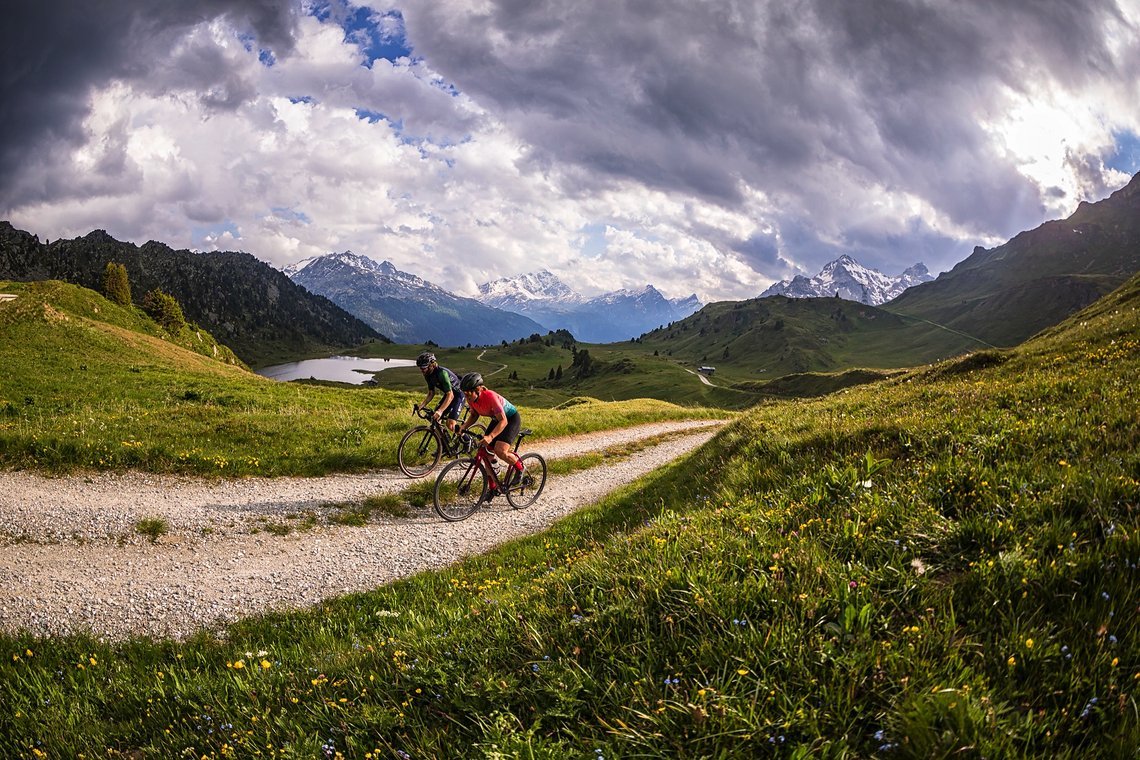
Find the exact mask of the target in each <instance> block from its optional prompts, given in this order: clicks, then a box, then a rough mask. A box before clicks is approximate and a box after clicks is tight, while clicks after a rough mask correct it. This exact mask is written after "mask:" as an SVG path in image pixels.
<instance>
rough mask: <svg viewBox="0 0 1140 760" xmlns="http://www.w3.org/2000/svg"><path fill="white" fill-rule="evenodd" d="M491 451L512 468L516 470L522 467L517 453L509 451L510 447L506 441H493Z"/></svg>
mask: <svg viewBox="0 0 1140 760" xmlns="http://www.w3.org/2000/svg"><path fill="white" fill-rule="evenodd" d="M492 451H494V452H495V456H497V457H498V458H499V459H502V460H503V461H504V462H506V463H507V464H509V465H510V466H511V467H513V468H514V469H516V470H518V469H520V468H521V467H522V463H521V462H520V461H519V458H518V455H517V454H515V452H513V451H511V447H510V445H509V444H508V443H507V442H506V441H495V445H494V447H493V448H492Z"/></svg>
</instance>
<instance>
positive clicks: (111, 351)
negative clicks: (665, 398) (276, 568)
mask: <svg viewBox="0 0 1140 760" xmlns="http://www.w3.org/2000/svg"><path fill="white" fill-rule="evenodd" d="M0 293H10V294H14V295H16V298H15V299H14V300H3V301H0V367H2V368H3V372H2V373H0V468H3V467H23V468H35V469H47V470H69V469H74V468H81V467H89V468H96V469H105V468H137V469H143V470H151V471H158V472H187V473H199V474H215V475H282V474H292V475H298V474H300V475H315V474H323V473H327V472H333V471H359V470H367V469H373V468H377V467H393V466H395V461H396V445H397V444H398V443H399V440H400V436H401V435H402V434H403V433H404V431H406V430H407V429H408V428H409V427H411V426H412V424H413V422H416V420H415V419H414V418H413V417H411V416H410V411H411V406H412V404H413V403H414V402H415V401H419V400H420V399H421V398H422V391H420V390H417V391H416V392H414V393H407V392H393V391H391V390H385V389H382V388H357V387H353V388H341V387H316V386H307V385H300V384H296V383H277V382H274V381H272V380H267V379H265V378H262V377H260V376H258V375H255V374H253V373H252V372H250V371H248V370H247V369H245V368H244V367H242V366H238V364H237V363H236V362H237V360H236V359H235V358H234V357H233V354H232V353H230V352H229V350H228V349H225V348H224V347H222V346H219V345H218V344H216V343H215V342H214V341H213V339H212V338H211V337H210V336H209V335H207V334H206V333H205V332H203V331H200V330H185V331H183V332H182V333H180V334H179V335H177V336H170V335H166V334H165V333H163V332H162V331H161V330H160V329H159V328H157V327H156V326H155V325H154V324H153V322H151V321H150V320H149V319H148V318H146V317H143V316H140V315H139V314H138V312H136V311H135V310H134V309H125V308H123V307H120V306H117V305H115V304H113V303H111V302H110V301H108V300H107V299H105V298H103V297H102V296H101V295H99V294H98V293H95V292H94V291H91V290H87V289H85V288H82V287H79V286H75V285H70V284H65V283H62V282H54V281H45V282H34V283H0ZM215 351H216V352H217V356H218V357H219V359H224V360H226V361H222V360H219V359H215V358H214V354H215ZM227 361H228V362H229V363H227ZM421 382H422V381H421ZM524 412H525V413H526V415H527V417H526V419H527V424H528V425H529V426H531V427H533V428H534V429H535V431H536V435H535V437H534V438H533V439H532V440H536V441H540V440H541V439H542V438H545V437H552V436H558V435H567V434H570V433H576V432H586V431H589V430H598V429H603V428H606V427H617V426H623V425H631V424H636V423H639V422H652V421H657V420H662V419H684V418H693V417H708V416H715V415H721V413H720V412H715V411H710V410H707V409H700V408H686V407H680V406H677V405H675V404H670V403H667V402H660V401H651V400H640V401H624V402H618V403H602V402H600V401H597V402H591V403H590V404H587V405H583V406H581V407H580V408H579V407H576V408H575V409H573V410H568V411H560V412H556V411H552V410H542V409H531V408H529V407H524Z"/></svg>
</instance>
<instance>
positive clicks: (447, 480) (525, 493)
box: [434, 428, 546, 522]
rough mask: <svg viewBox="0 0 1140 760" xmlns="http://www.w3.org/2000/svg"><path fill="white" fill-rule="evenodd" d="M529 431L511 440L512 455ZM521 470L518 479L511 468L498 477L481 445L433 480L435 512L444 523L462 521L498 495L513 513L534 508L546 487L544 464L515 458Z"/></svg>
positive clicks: (531, 458) (488, 452)
mask: <svg viewBox="0 0 1140 760" xmlns="http://www.w3.org/2000/svg"><path fill="white" fill-rule="evenodd" d="M532 432H533V431H532V430H530V429H529V428H525V429H523V430H521V431H520V432H519V436H518V438H516V439H515V448H514V452H515V454H516V455H518V451H519V444H520V443H522V440H523V438H525V437H526V436H528V435H530V434H531V433H532ZM519 459H521V460H522V463H523V467H524V468H525V469H524V471H523V472H522V477H521V478H519V477H518V475H519V473H518V472H517V471H516V470H515V469H514V468H513V467H507V468H506V472H504V473H503V474H502V475H501V476H500V474H499V473H498V472H497V471H496V470H495V461H496V459H495V456H494V454H492V453H491V450H490V449H488V448H487V446H486V445H483V444H481V445H480V446H479V448H478V450H477V451H476V452H475V456H474V457H469V458H468V457H465V458H462V459H456V460H455V461H454V462H451V463H450V464H448V465H447V466H446V467H444V468H443V470H442V471H441V472H440V473H439V477H438V478H436V480H435V493H434V500H435V511H436V512H438V513H439V516H440V517H442V518H443V519H444V520H448V521H450V522H454V521H456V520H463V519H466V518H468V517H470V516H471V514H472V513H473V512H474V511H475V510H476V509H478V508H479V505H480V504H483V503H484V502H489V501H490V500H491V499H493V498H495V497H496V496H498V495H500V494H502V495H504V496H506V497H507V503H508V504H510V505H511V506H512V507H514V508H515V509H523V508H524V507H529V506H530V505H531V504H534V502H535V500H537V499H538V496H539V494H541V493H542V489H543V488H544V487H545V486H546V460H545V459H543V458H542V457H541V456H540V455H539V454H535V453H533V452H531V453H527V454H521V455H519Z"/></svg>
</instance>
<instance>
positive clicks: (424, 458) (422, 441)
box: [396, 425, 443, 478]
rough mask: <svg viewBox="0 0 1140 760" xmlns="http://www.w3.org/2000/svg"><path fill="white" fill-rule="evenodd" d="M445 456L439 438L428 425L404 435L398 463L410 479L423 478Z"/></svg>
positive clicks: (397, 450) (397, 455)
mask: <svg viewBox="0 0 1140 760" xmlns="http://www.w3.org/2000/svg"><path fill="white" fill-rule="evenodd" d="M442 455H443V444H442V443H441V442H440V440H439V436H438V435H436V433H435V431H434V430H432V429H431V427H430V426H428V425H420V426H419V427H417V428H412V429H411V430H409V431H408V432H406V433H404V437H403V438H401V439H400V447H399V448H398V449H396V462H397V463H398V464H399V465H400V470H402V471H403V473H404V474H405V475H407V476H408V477H409V478H422V477H423V476H424V475H427V474H428V473H429V472H431V471H432V470H434V469H435V467H436V465H438V464H439V459H440V457H441V456H442Z"/></svg>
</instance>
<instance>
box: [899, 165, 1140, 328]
mask: <svg viewBox="0 0 1140 760" xmlns="http://www.w3.org/2000/svg"><path fill="white" fill-rule="evenodd" d="M1137 271H1140V173H1137V174H1136V175H1135V176H1134V177H1133V178H1132V180H1131V181H1130V182H1129V183H1128V184H1127V185H1126V186H1125V187H1123V188H1121V189H1119V190H1117V191H1115V192H1114V193H1112V194H1111V195H1110V196H1109V197H1108V198H1105V199H1103V200H1100V201H1096V202H1088V201H1083V202H1081V203H1080V205H1078V207H1077V210H1076V211H1074V212H1073V213H1072V214H1071V215H1070V216H1068V217H1067V218H1065V219H1057V220H1051V221H1048V222H1044V223H1043V224H1041V225H1039V226H1037V227H1036V228H1034V229H1032V230H1026V231H1023V232H1020V233H1018V234H1017V235H1015V236H1014V237H1013V238H1011V239H1010V240H1009V241H1007V242H1006V243H1003V244H1002V245H999V246H997V247H995V248H990V249H986V248H982V247H981V246H977V247H975V248H974V251H973V253H971V254H970V256H968V257H966V258H965V259H963V260H962V261H960V262H958V263H957V264H956V265H955V266H954V267H953V268H952V269H951V270H950V271H948V272H943V273H942V274H941V275H939V276H938V277H937V278H936V279H934V280H933V281H931V282H926V283H922V284H919V285H916V286H915V287H912V288H910V289H908V290H907V291H905V292H904V293H902V294H901V295H899V296H898V297H897V298H896V299H894V300H893V301H891V302H889V303H887V304H885V308H887V309H888V310H889V311H892V312H895V313H897V314H901V315H907V316H914V317H918V318H921V319H927V320H930V321H932V322H936V323H938V324H941V325H944V326H946V327H949V328H951V329H955V330H960V331H962V332H965V333H968V334H970V335H974V336H976V337H978V338H980V339H982V340H985V341H987V342H989V343H992V344H994V345H997V346H1013V345H1016V344H1018V343H1020V342H1022V341H1024V340H1025V339H1027V338H1029V337H1030V336H1032V335H1034V334H1035V333H1037V332H1038V331H1040V330H1043V329H1045V328H1046V327H1050V326H1052V325H1054V324H1057V323H1058V322H1060V321H1062V320H1063V319H1065V318H1066V317H1067V316H1068V315H1070V314H1072V313H1074V312H1076V311H1079V310H1080V309H1082V308H1084V307H1086V306H1088V305H1089V304H1091V303H1092V302H1093V301H1096V300H1097V299H1099V298H1101V297H1102V296H1104V295H1107V294H1108V293H1110V292H1112V291H1113V290H1115V289H1116V288H1117V287H1119V286H1120V285H1121V284H1123V283H1124V282H1125V281H1127V280H1128V278H1129V277H1131V276H1132V274H1134V273H1135V272H1137Z"/></svg>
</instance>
